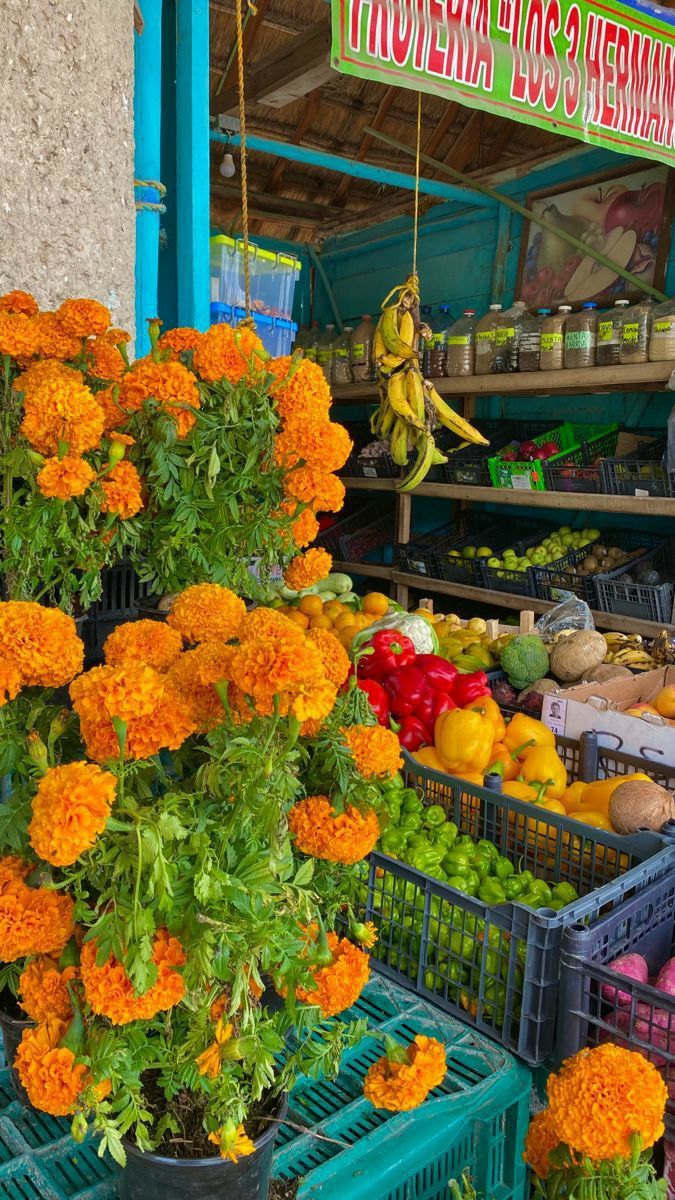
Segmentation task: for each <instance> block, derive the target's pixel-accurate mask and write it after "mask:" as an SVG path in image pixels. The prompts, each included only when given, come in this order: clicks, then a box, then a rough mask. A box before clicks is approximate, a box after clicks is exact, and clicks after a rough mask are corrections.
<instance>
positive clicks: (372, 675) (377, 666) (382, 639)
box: [357, 629, 416, 683]
mask: <svg viewBox="0 0 675 1200" xmlns="http://www.w3.org/2000/svg"><path fill="white" fill-rule="evenodd" d="M362 650H372V653H370V654H364V655H363V657H362V658H359V665H358V668H357V674H358V676H359V679H376V680H377V682H378V683H381V682H382V680H383V679H385V678H386V677H387V676H388V675H393V674H394V673H395V672H397V671H400V670H401V668H402V667H410V666H412V664H413V663H414V661H415V657H416V651H415V646H414V644H413V642H411V640H410V638H409V637H406V636H405V634H404V633H398V632H397V631H396V630H395V629H382V630H380V631H379V633H375V634H373V636H372V637H371V638H370V639H369V640H368V641H367V642H366V643H365V646H363V647H362Z"/></svg>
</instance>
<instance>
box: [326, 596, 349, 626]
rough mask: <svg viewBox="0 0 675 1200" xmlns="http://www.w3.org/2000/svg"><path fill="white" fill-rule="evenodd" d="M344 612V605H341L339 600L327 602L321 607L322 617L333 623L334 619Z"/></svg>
mask: <svg viewBox="0 0 675 1200" xmlns="http://www.w3.org/2000/svg"><path fill="white" fill-rule="evenodd" d="M346 611H347V610H346V609H345V606H344V604H341V603H340V601H339V600H329V601H328V602H327V603H326V604H324V606H323V615H324V617H330V619H331V621H334V620H335V618H336V617H339V616H340V613H343V612H346Z"/></svg>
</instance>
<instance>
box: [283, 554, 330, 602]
mask: <svg viewBox="0 0 675 1200" xmlns="http://www.w3.org/2000/svg"><path fill="white" fill-rule="evenodd" d="M332 566H333V559H332V556H331V555H330V554H329V553H328V551H327V550H306V551H305V553H304V554H299V555H298V557H297V558H294V559H293V562H292V563H291V564H290V566H288V567H286V570H285V571H284V581H285V583H286V586H287V587H289V588H294V589H295V591H296V592H301V591H302V590H303V589H304V588H309V587H313V586H314V584H315V583H318V582H319V580H320V579H325V578H326V576H327V575H328V574H330V569H331V567H332Z"/></svg>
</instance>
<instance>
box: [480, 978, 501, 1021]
mask: <svg viewBox="0 0 675 1200" xmlns="http://www.w3.org/2000/svg"><path fill="white" fill-rule="evenodd" d="M505 1008H506V988H505V987H504V984H503V983H496V982H494V981H492V980H491V981H490V983H488V984H487V986H486V988H485V998H484V1002H483V1013H484V1015H485V1016H486V1017H495V1018H496V1020H497V1022H498V1023H500V1022H501V1021H503V1020H504V1010H505Z"/></svg>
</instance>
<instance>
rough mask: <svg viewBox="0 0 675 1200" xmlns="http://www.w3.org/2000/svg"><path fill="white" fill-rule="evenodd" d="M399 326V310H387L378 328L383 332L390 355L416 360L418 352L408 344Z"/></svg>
mask: <svg viewBox="0 0 675 1200" xmlns="http://www.w3.org/2000/svg"><path fill="white" fill-rule="evenodd" d="M398 325H399V318H398V308H387V309H385V311H384V312H383V313H382V316H381V317H380V319H379V321H378V324H377V328H378V329H379V330H380V331H381V333H382V337H383V338H384V343H385V345H386V347H387V350H388V351H389V352H390V354H397V355H398V356H399V358H414V357H415V355H416V353H417V351H416V350H415V348H414V347H413V345H412V343H411V342H406V341H404V339H403V338H402V337H401V335H400V333H399V328H398Z"/></svg>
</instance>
